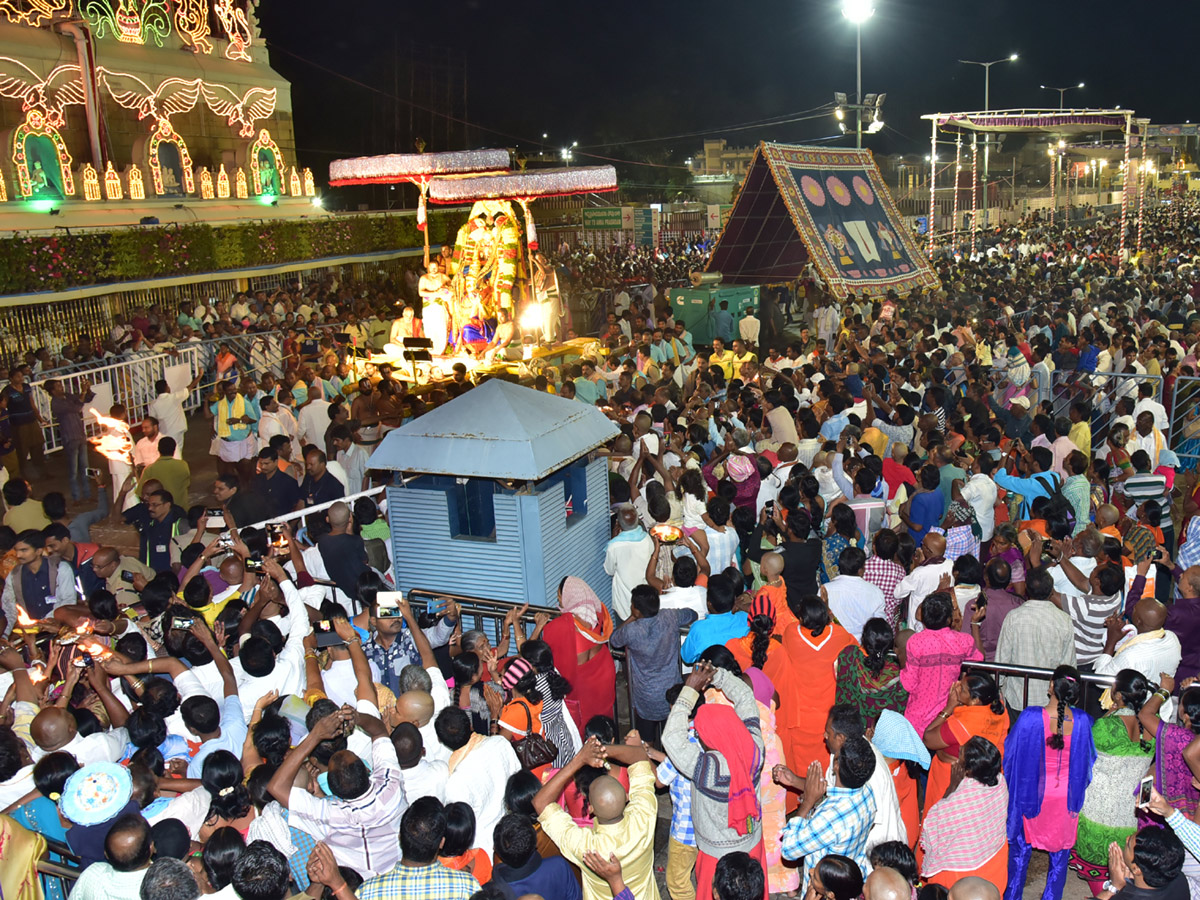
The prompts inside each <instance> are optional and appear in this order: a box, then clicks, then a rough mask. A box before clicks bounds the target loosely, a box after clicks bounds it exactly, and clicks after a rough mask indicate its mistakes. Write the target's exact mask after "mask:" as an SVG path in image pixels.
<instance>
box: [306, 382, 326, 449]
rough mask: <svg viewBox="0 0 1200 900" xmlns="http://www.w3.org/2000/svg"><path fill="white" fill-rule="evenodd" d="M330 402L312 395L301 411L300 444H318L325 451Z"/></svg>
mask: <svg viewBox="0 0 1200 900" xmlns="http://www.w3.org/2000/svg"><path fill="white" fill-rule="evenodd" d="M330 405H331V404H330V402H329V401H328V400H326V399H324V398H322V397H319V396H317V395H316V394H310V399H309V401H308V403H307V404H305V406H304V408H303V409H302V410H300V416H299V420H298V421H299V426H300V442H301V443H302V444H316V445H317V446H318V447H320V448H321V449H322V450H324V449H325V429H326V428H328V427H329V407H330Z"/></svg>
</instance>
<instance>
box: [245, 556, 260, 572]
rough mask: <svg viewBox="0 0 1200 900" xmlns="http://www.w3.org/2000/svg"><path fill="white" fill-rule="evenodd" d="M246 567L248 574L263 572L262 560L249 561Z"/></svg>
mask: <svg viewBox="0 0 1200 900" xmlns="http://www.w3.org/2000/svg"><path fill="white" fill-rule="evenodd" d="M244 567H245V569H246V571H247V572H261V571H262V570H263V564H262V560H261V559H248V560H246V562H245V563H244Z"/></svg>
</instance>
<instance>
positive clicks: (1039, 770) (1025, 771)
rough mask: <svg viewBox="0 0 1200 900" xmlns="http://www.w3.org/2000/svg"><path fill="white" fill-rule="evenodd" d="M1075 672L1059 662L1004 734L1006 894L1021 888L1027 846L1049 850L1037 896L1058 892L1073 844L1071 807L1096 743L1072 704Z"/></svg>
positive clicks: (1075, 807) (1075, 813)
mask: <svg viewBox="0 0 1200 900" xmlns="http://www.w3.org/2000/svg"><path fill="white" fill-rule="evenodd" d="M1082 688H1083V685H1082V683H1081V682H1080V679H1079V672H1078V671H1077V670H1076V669H1074V668H1073V667H1071V666H1059V667H1058V668H1057V669H1055V670H1054V675H1053V677H1052V678H1051V679H1050V687H1049V700H1048V702H1047V703H1046V705H1045V706H1044V707H1043V706H1029V707H1026V708H1025V709H1024V710H1023V711H1022V712H1021V715H1020V716H1019V717H1018V718H1017V721H1016V724H1015V725H1013V728H1012V730H1011V731H1010V732H1009V734H1008V738H1007V740H1005V742H1004V779H1005V781H1007V782H1008V886H1007V888H1005V894H1004V896H1005V898H1006V900H1016V898H1019V897H1021V896H1022V891H1023V890H1024V888H1025V878H1026V875H1027V874H1028V872H1029V860H1030V857H1031V856H1032V855H1033V851H1034V850H1045V851H1046V852H1047V853H1049V854H1050V869H1049V872H1048V873H1047V875H1046V888H1045V890H1044V891H1043V893H1042V898H1043V900H1061V898H1062V893H1063V887H1064V885H1065V884H1066V880H1067V863H1068V861H1069V859H1070V855H1071V853H1070V851H1071V848H1072V847H1073V846H1075V840H1076V832H1077V829H1078V825H1079V810H1080V808H1081V807H1082V806H1083V799H1084V796H1085V794H1086V793H1087V789H1088V785H1089V784H1090V783H1091V780H1092V764H1093V763H1094V762H1095V759H1096V748H1095V746H1094V745H1093V743H1092V717H1091V716H1089V715H1088V714H1087V713H1086V712H1084V711H1083V710H1082V709H1079V708H1077V704H1078V703H1079V701H1080V698H1081V697H1082V695H1083V690H1082Z"/></svg>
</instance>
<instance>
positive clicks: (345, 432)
mask: <svg viewBox="0 0 1200 900" xmlns="http://www.w3.org/2000/svg"><path fill="white" fill-rule="evenodd" d="M330 436H331V437H332V439H333V446H335V447H336V448H337V462H338V464H339V465H341V467H342V468H343V469H345V470H346V480H347V483H346V493H347V494H357V493H358V492H359V491H364V490H366V489H367V486H368V485H367V483H366V482H367V460H368V459H369V458H370V454H368V453H367V451H366V450H364V449H363V448H362V446H361V445H359V444H356V443H354V438H353V435H351V433H350V429H349V428H348V427H347V426H345V425H335V426H333V430H332V431H331V432H330Z"/></svg>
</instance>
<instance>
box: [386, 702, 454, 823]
mask: <svg viewBox="0 0 1200 900" xmlns="http://www.w3.org/2000/svg"><path fill="white" fill-rule="evenodd" d="M392 746H393V747H395V748H396V759H397V760H398V761H399V763H400V772H401V776H402V777H403V779H404V796H405V799H407V800H408V802H409V803H410V804H411V803H414V802H416V801H417V800H419V799H420V798H421V797H434V798H436V799H437V801H438V802H439V803H445V802H446V780H447V779H448V778H449V777H450V767H449V766H448V765H447V764H446V761H445V760H444V759H429V758H428V757H427V756H426V755H425V742H424V741H423V740H422V738H421V732H420V730H419V729H418V728H417V726H416V725H414V724H412V723H411V722H401V723H400V724H399V725H397V726H396V727H395V728H394V729H392Z"/></svg>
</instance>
